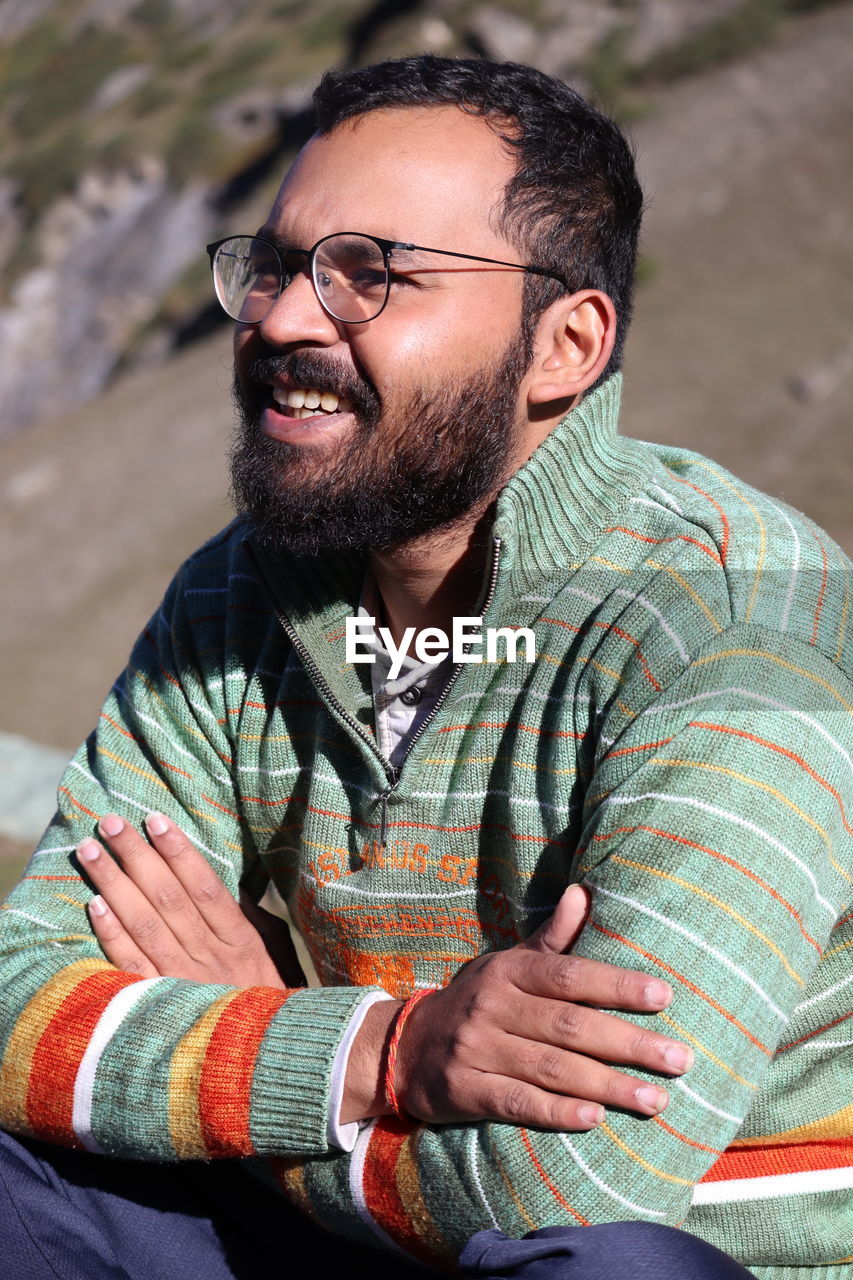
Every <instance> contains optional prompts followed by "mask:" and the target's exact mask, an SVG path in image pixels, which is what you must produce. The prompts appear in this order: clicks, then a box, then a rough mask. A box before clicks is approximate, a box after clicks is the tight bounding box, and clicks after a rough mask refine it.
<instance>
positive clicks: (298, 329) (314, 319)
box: [258, 271, 343, 347]
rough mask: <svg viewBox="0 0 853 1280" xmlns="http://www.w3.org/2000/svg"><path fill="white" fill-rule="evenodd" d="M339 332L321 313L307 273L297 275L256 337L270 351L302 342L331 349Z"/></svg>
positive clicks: (268, 315) (321, 309)
mask: <svg viewBox="0 0 853 1280" xmlns="http://www.w3.org/2000/svg"><path fill="white" fill-rule="evenodd" d="M342 328H343V326H342V325H341V324H340V322H339V321H336V320H333V319H332V317H331V316H330V315H329V314H328V312H327V311H324V310H323V307H322V306H321V305H320V300H319V298H318V297H317V294H316V292H315V290H314V286H313V284H312V283H311V279H310V277H309V275H308V273H307V271H300V272H299V274H298V275H296V276H295V277H294V278H293V279H292V280H291V282H290V284H289V285H288V286H287V288H286V289H284V290H282V292H281V293H280V294H279V296H278V298H277V299H276V301H275V302H274V303H273V305H272V306H271V307H270V309H269V311H268V312H267V314H266V315H265V316H264V318H263V320H262V321H261V322H260V324H259V325H258V333H259V334H260V336H261V338H262V339H263V340H264V342H265V343H267V344H268V345H269V346H271V347H287V346H292V345H294V344H297V343H306V342H308V343H312V344H315V345H317V346H323V347H331V346H334V344H335V343H336V342H339V341H340V339H341V334H342Z"/></svg>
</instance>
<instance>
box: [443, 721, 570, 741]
mask: <svg viewBox="0 0 853 1280" xmlns="http://www.w3.org/2000/svg"><path fill="white" fill-rule="evenodd" d="M460 729H521V730H523V731H524V733H535V734H536V736H537V737H543V738H574V739H575V741H576V742H581V741H582V740H583V739H584V738H585V737H586V734H585V733H572V732H571V731H570V730H568V729H537V728H536V726H535V725H533V724H522V723H521V722H520V721H514V720H504V721H494V720H478V721H477V723H476V724H449V725H447V726H446V727H445V728H444V729H439V733H455V732H457V731H458V730H460Z"/></svg>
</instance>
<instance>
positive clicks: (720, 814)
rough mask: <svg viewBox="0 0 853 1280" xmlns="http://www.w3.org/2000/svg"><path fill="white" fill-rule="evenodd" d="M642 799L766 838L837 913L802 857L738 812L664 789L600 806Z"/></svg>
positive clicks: (819, 899) (611, 799) (834, 912)
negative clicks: (706, 816) (689, 810)
mask: <svg viewBox="0 0 853 1280" xmlns="http://www.w3.org/2000/svg"><path fill="white" fill-rule="evenodd" d="M643 800H667V801H668V802H669V803H670V804H686V805H689V806H690V807H691V808H693V809H701V810H702V812H703V813H713V814H714V815H715V817H717V818H727V819H728V820H729V821H730V822H734V823H735V825H736V826H739V827H745V828H746V830H747V831H751V832H752V834H753V835H756V836H760V837H761V839H762V840H766V841H767V843H768V844H769V845H770V846H771V847H772V848H774V849H778V851H779V852H780V853H784V855H785V857H786V858H790V860H791V861H792V862H793V863H794V865H795V866H797V867H799V869H800V870H801V871H802V872H803V874H804V875H805V876H806V877H807V879H808V880H809V881H810V883H811V886H812V888H813V889H814V894H815V899H816V901H817V902H819V903H820V905H821V906H822V907H824V908H825V909H826V910H827V911H828V912H829V914H830V915H831V916H832V918H833V920H834V919H835V918H836V916H837V915H838V911H837V910H836V908H835V907H834V906H833V905H832V903H831V902H827V900H826V898H824V897H823V896H822V895H821V893H820V891H819V889H818V887H817V880H816V879H815V876H814V874H813V872H812V870H811V868H810V867H807V866H806V864H805V863H804V862H803V861H802V859H800V858H798V857H797V855H796V854H795V853H792V852H791V850H790V849H788V848H786V846H785V845H784V844H782V841H781V840H777V839H776V837H775V836H771V835H770V834H769V832H767V831H763V830H762V828H761V827H758V826H756V825H755V823H754V822H747V820H746V818H742V817H741V816H740V814H738V813H730V812H729V810H728V809H718V808H717V806H716V805H714V804H707V803H706V802H705V801H704V800H698V799H695V798H694V797H693V796H674V795H668V794H667V793H666V792H664V791H646V792H644V793H643V794H642V795H641V796H608V797H607V799H606V800H604V801H603V803H602V808H603V807H604V805H608V804H618V805H624V804H641V803H642V801H643Z"/></svg>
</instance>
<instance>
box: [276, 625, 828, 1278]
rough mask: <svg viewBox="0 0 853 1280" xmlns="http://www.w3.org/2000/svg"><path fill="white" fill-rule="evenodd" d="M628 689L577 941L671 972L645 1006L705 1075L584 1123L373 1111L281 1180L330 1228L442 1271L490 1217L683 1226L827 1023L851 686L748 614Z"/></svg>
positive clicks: (528, 1223) (617, 713) (618, 717)
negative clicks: (416, 1117) (415, 1119)
mask: <svg viewBox="0 0 853 1280" xmlns="http://www.w3.org/2000/svg"><path fill="white" fill-rule="evenodd" d="M619 701H620V704H621V705H620V706H618V707H617V706H615V705H614V708H613V714H612V716H609V717H606V718H605V721H604V723H603V726H602V734H601V737H600V739H599V742H600V751H599V756H598V759H597V763H596V768H595V771H594V773H593V776H592V778H591V780H590V785H589V788H588V792H587V804H586V823H585V827H584V832H583V835H582V838H581V843H580V847H579V850H578V854H577V859H576V863H575V871H574V875H575V878H578V879H583V880H585V882H586V883H587V884H588V885H589V886H590V887H591V888H592V891H593V909H592V914H591V917H590V919H589V921H588V924H587V926H586V928H585V930H584V932H583V934H582V937H581V939H580V942H579V945H578V947H577V951H578V952H579V953H580V954H583V955H585V956H589V957H591V958H595V959H597V960H602V961H606V962H608V963H612V964H619V965H624V966H627V967H631V968H637V969H641V970H643V971H646V972H649V973H652V974H655V975H659V976H661V977H663V978H665V979H666V980H667V981H669V983H670V984H671V985H672V987H673V988H674V991H675V998H674V1001H673V1003H672V1005H671V1007H670V1008H669V1009H668V1010H666V1011H664V1012H663V1013H660V1014H657V1015H633V1016H632V1020H634V1021H637V1022H638V1023H641V1024H643V1025H646V1026H653V1027H654V1028H655V1029H656V1030H659V1031H660V1032H662V1033H664V1034H670V1035H672V1036H673V1037H675V1038H678V1039H681V1040H684V1041H686V1042H688V1043H689V1044H691V1045H692V1046H693V1048H694V1050H695V1053H696V1062H695V1065H694V1067H693V1069H692V1070H691V1071H690V1072H689V1073H688V1075H687V1076H686V1077H685V1078H684V1079H683V1080H672V1081H665V1082H664V1083H667V1084H668V1086H669V1089H670V1095H671V1102H670V1105H669V1107H668V1108H667V1109H666V1111H665V1112H664V1113H663V1114H662V1115H660V1116H658V1117H654V1118H641V1117H639V1116H637V1115H634V1114H629V1113H624V1114H620V1113H617V1112H615V1111H612V1112H608V1113H607V1115H606V1118H605V1121H604V1123H602V1124H601V1126H600V1127H599V1128H597V1129H594V1130H592V1131H590V1132H585V1133H571V1132H568V1133H562V1132H559V1133H555V1132H547V1131H540V1130H533V1129H526V1128H522V1127H514V1126H512V1125H509V1124H495V1123H487V1122H483V1123H479V1124H470V1125H447V1126H443V1127H439V1126H435V1127H430V1126H423V1125H411V1124H406V1123H403V1122H400V1121H397V1120H391V1119H381V1120H379V1121H377V1122H374V1123H373V1124H372V1126H371V1127H370V1128H369V1129H367V1130H365V1131H364V1133H363V1134H362V1135H361V1137H360V1139H359V1142H358V1144H357V1146H356V1149H355V1151H354V1152H353V1154H352V1156H350V1157H339V1158H337V1159H335V1160H332V1161H314V1160H309V1161H307V1162H303V1163H298V1164H297V1163H294V1164H293V1165H291V1166H290V1167H289V1169H288V1170H287V1171H286V1172H285V1173H284V1175H283V1182H284V1185H285V1186H286V1188H287V1189H288V1191H289V1192H290V1194H291V1195H292V1196H293V1198H294V1199H295V1200H296V1201H297V1202H298V1203H300V1204H301V1205H302V1206H303V1207H305V1208H306V1209H308V1210H309V1211H312V1212H314V1213H315V1214H316V1215H317V1216H318V1217H319V1218H320V1220H321V1221H323V1222H325V1223H326V1224H327V1225H328V1226H330V1227H331V1228H332V1229H334V1230H337V1231H345V1232H349V1233H351V1234H352V1235H354V1236H356V1237H358V1238H360V1239H363V1240H372V1241H373V1243H374V1244H376V1243H379V1242H381V1243H384V1244H385V1245H386V1247H391V1248H402V1249H403V1250H404V1251H406V1252H407V1253H410V1254H412V1255H415V1256H417V1257H420V1258H423V1259H427V1260H431V1261H432V1262H433V1263H436V1262H448V1261H451V1262H452V1260H453V1259H454V1258H455V1257H456V1256H458V1253H459V1252H460V1251H461V1249H462V1247H463V1245H464V1242H465V1241H466V1240H467V1239H468V1238H469V1237H470V1236H471V1235H472V1234H473V1233H474V1232H475V1231H478V1230H482V1229H484V1228H489V1227H493V1226H499V1227H500V1228H502V1229H503V1230H504V1231H506V1232H507V1234H509V1235H511V1236H521V1235H523V1234H525V1233H526V1232H527V1231H529V1230H532V1229H534V1228H538V1227H541V1226H546V1225H553V1224H557V1223H560V1224H565V1225H569V1226H572V1225H585V1224H590V1223H597V1222H605V1221H612V1220H616V1219H645V1220H648V1221H650V1222H659V1223H664V1224H680V1223H681V1222H682V1221H683V1220H684V1218H685V1216H686V1215H687V1213H688V1210H689V1208H690V1204H691V1198H692V1195H693V1192H694V1188H695V1186H696V1184H697V1183H698V1182H699V1181H700V1180H701V1179H702V1178H703V1176H704V1175H705V1174H706V1173H707V1172H708V1170H709V1169H710V1168H711V1166H712V1165H713V1164H714V1163H715V1162H716V1161H717V1160H718V1159H719V1157H720V1156H721V1154H722V1153H723V1152H724V1150H725V1149H726V1147H727V1146H728V1145H729V1143H730V1142H731V1141H732V1139H733V1138H734V1136H735V1134H736V1133H737V1132H738V1129H739V1128H740V1126H741V1125H742V1123H743V1121H744V1118H745V1117H746V1115H747V1113H748V1112H749V1111H750V1108H751V1106H752V1104H753V1101H754V1099H755V1098H756V1095H757V1092H758V1091H759V1090H760V1089H762V1088H764V1089H765V1090H767V1089H770V1091H771V1092H772V1089H773V1087H776V1088H778V1089H780V1090H782V1089H783V1088H784V1072H785V1051H786V1048H787V1047H788V1045H789V1044H790V1043H792V1042H793V1041H798V1040H799V1039H800V1038H801V1037H802V1036H803V1035H804V1034H805V1035H809V1034H813V1033H814V1028H812V1027H810V1024H808V1022H806V1023H804V1024H798V1023H797V1015H796V1008H797V1005H798V1004H799V1003H800V1002H801V1001H802V1000H803V992H804V990H805V988H806V985H807V984H808V982H809V980H810V979H811V977H812V975H813V973H814V970H815V968H816V966H817V965H818V963H819V961H820V958H821V953H822V952H823V951H824V949H825V948H827V942H828V939H829V936H830V932H831V930H832V928H833V925H834V924H835V922H836V920H837V918H838V915H839V913H840V911H841V910H842V907H843V903H844V901H845V899H846V898H847V897H849V886H850V878H851V877H850V867H851V864H853V858H851V840H850V836H851V829H853V828H851V815H853V794H851V770H850V759H849V755H848V753H847V751H846V749H845V747H844V745H843V744H844V743H845V742H847V743H849V741H850V722H851V712H853V690H851V686H850V683H849V681H848V680H847V679H846V677H845V676H844V675H843V674H842V673H840V672H839V670H838V668H837V667H836V666H834V665H833V664H832V663H831V662H830V661H828V660H827V659H826V658H825V657H824V656H823V655H822V654H821V653H820V652H819V651H818V650H817V649H815V648H813V647H812V646H810V645H808V644H806V643H803V642H801V641H798V640H795V639H792V638H790V637H788V638H780V637H779V636H777V635H774V634H773V633H772V632H768V631H766V630H764V629H763V628H760V627H757V626H742V625H738V626H733V627H731V628H729V629H728V630H726V631H724V632H723V633H722V634H721V635H719V636H718V637H717V638H716V640H715V641H714V642H713V643H712V644H711V645H710V646H709V647H708V648H706V649H705V650H704V651H703V652H701V653H700V654H698V655H697V656H696V657H695V658H694V659H693V661H691V662H690V663H689V665H688V666H687V667H686V669H685V670H683V671H682V673H681V674H680V676H679V677H678V678H676V679H674V680H673V681H672V682H671V683H670V684H669V686H668V687H667V688H665V689H663V690H661V691H660V692H659V693H658V694H656V695H655V696H654V697H653V699H652V700H651V701H650V702H649V701H648V699H644V706H645V709H644V710H643V711H642V713H641V714H635V715H633V716H628V717H627V721H626V715H625V710H626V705H630V702H631V691H630V689H627V690H625V692H624V696H623V697H622V698H620V700H619ZM614 725H615V726H616V730H615V732H614ZM608 735H610V736H608ZM823 1012H824V1013H825V1008H824V1010H823ZM626 1016H631V1015H626ZM637 1074H638V1075H640V1076H643V1075H644V1074H646V1073H643V1072H642V1071H640V1072H638V1073H637ZM771 1075H774V1076H775V1079H776V1084H775V1086H774V1085H773V1084H772V1082H771ZM780 1081H782V1083H781V1084H780V1083H779V1082H780ZM845 1101H846V1100H845V1099H843V1098H839V1099H838V1100H837V1107H841V1106H842V1105H843V1104H844V1102H845Z"/></svg>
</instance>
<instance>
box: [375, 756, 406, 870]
mask: <svg viewBox="0 0 853 1280" xmlns="http://www.w3.org/2000/svg"><path fill="white" fill-rule="evenodd" d="M390 776H393V782H392V783H391V785H390V787H386V788H385V790H384V791H380V793H379V795H378V797H377V799H379V800H380V801H381V803H382V810H381V812H380V816H379V847H380V849H381V850H382V851H383V853H384V851H385V848H386V846H387V844H388V797H389V796H390V795H391V792H392V791H396V789H397V784H398V783H399V781H400V774H399V772H398V771H397V770H396V769H394V770H393V773H392V775H390Z"/></svg>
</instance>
